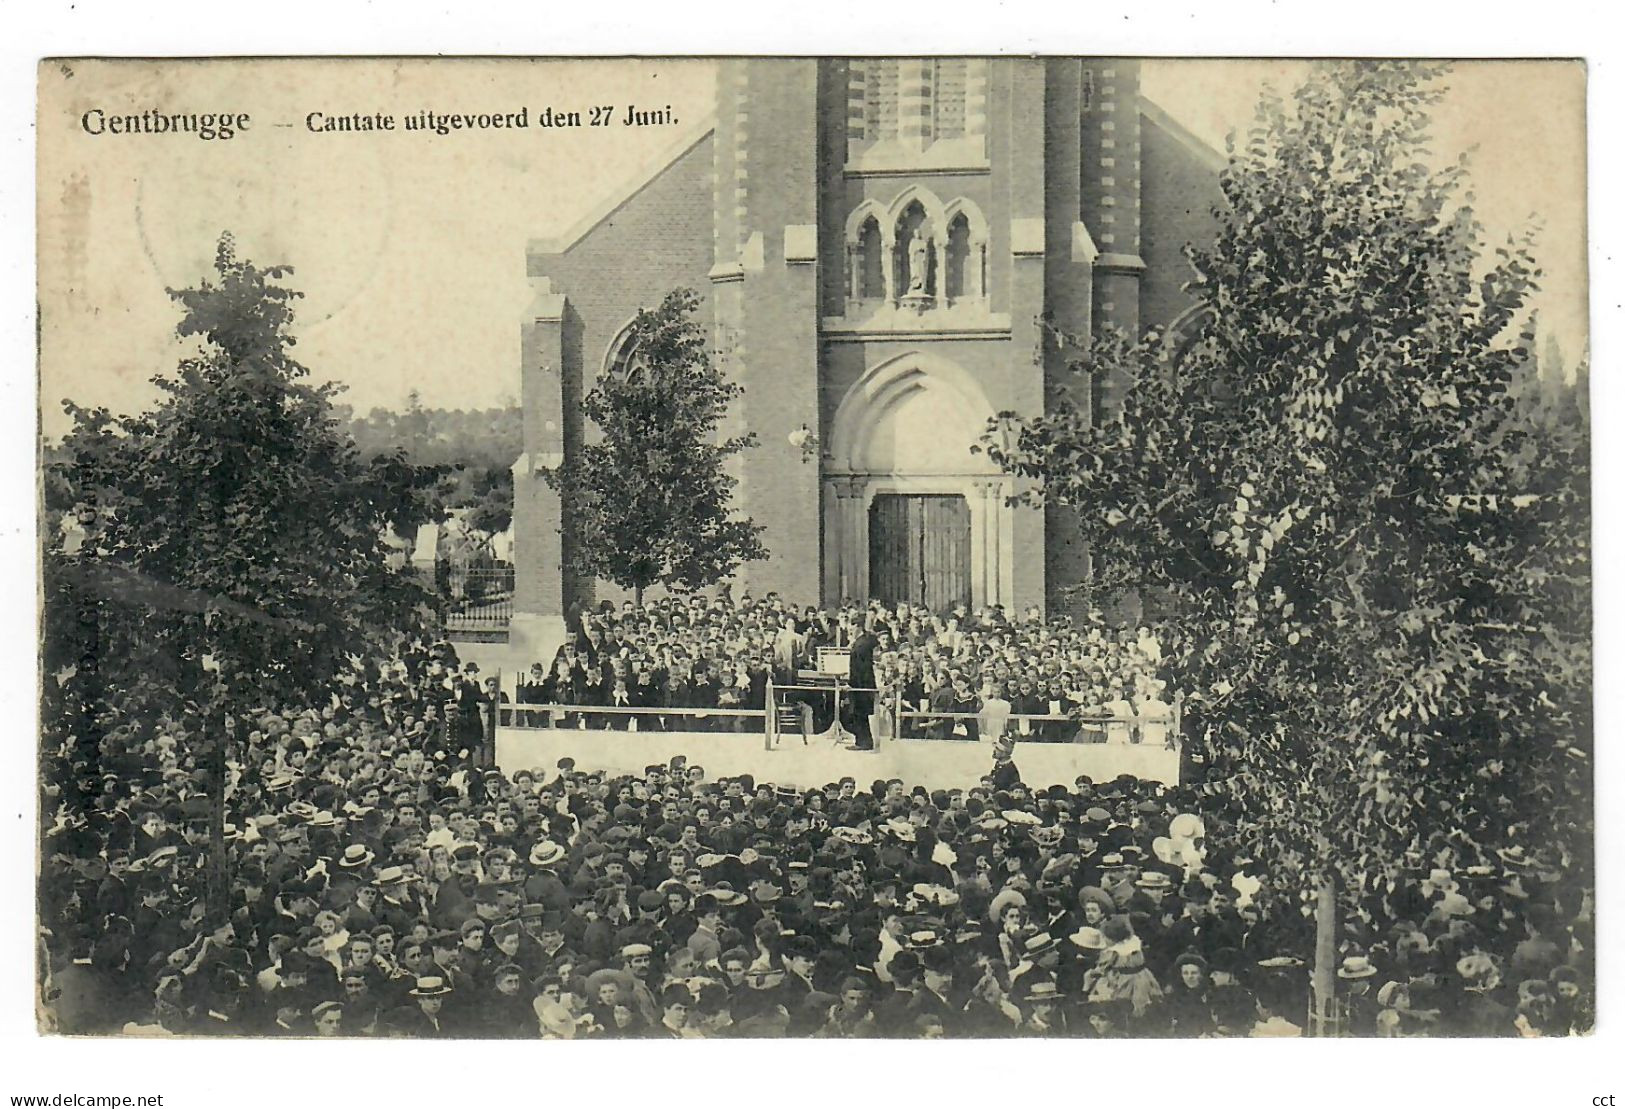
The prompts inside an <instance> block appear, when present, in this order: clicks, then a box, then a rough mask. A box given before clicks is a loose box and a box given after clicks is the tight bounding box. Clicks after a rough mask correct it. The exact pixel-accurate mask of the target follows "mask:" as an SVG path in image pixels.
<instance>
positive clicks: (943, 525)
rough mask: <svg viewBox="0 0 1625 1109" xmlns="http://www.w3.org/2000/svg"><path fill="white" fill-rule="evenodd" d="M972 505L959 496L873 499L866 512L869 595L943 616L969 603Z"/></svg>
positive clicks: (883, 495) (881, 496) (883, 496)
mask: <svg viewBox="0 0 1625 1109" xmlns="http://www.w3.org/2000/svg"><path fill="white" fill-rule="evenodd" d="M970 580H971V554H970V505H969V504H968V503H966V501H965V498H964V497H962V496H959V495H958V494H925V495H914V494H899V493H880V494H877V495H876V497H875V499H874V503H873V504H871V505H870V506H869V595H870V596H871V597H873V598H875V599H877V600H881V601H885V602H887V603H888V604H893V605H895V604H900V603H902V602H904V601H907V602H908V603H909V604H923V605H925V607H927V608H928V609H930V610H931V611H932V612H937V613H941V612H946V611H948V610H949V609H951V608H953V606H954V605H956V604H964V605H966V606H969V605H970V603H971V591H970Z"/></svg>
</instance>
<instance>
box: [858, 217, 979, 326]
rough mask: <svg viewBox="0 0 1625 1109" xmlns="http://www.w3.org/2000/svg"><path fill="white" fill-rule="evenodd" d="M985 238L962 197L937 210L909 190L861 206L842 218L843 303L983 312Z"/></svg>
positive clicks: (918, 310) (916, 309)
mask: <svg viewBox="0 0 1625 1109" xmlns="http://www.w3.org/2000/svg"><path fill="white" fill-rule="evenodd" d="M987 237H988V236H987V221H986V220H985V219H984V218H983V217H982V213H981V211H980V209H978V208H977V207H976V205H975V204H974V203H972V202H971V201H970V200H968V199H966V198H963V197H960V198H956V199H954V200H953V201H951V202H950V203H948V204H947V205H944V204H943V203H942V202H941V201H940V200H938V199H937V197H936V196H935V195H934V194H932V193H931V192H930V190H928V189H925V188H923V187H920V186H910V187H909V188H907V189H905V190H903V192H902V193H901V194H899V195H898V196H897V197H896V199H894V200H893V201H892V203H891V204H890V205H889V206H886V207H882V206H881V205H879V204H878V203H876V202H875V201H873V200H866V201H864V202H863V203H862V204H860V205H859V206H858V208H857V209H856V210H854V211H853V212H852V214H851V215H850V216H849V217H848V219H847V225H846V262H847V270H846V300H847V301H848V303H849V304H851V305H853V306H854V308H858V307H859V306H862V305H868V306H869V308H868V309H867V310H868V311H873V310H875V309H877V308H880V307H883V306H885V307H892V308H908V309H911V310H913V311H915V312H925V311H940V310H945V309H953V308H956V307H960V308H970V309H971V310H974V306H981V307H982V308H983V309H985V306H986V299H987ZM848 314H849V315H850V314H852V313H851V312H849V313H848Z"/></svg>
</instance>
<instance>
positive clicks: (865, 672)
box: [847, 617, 880, 751]
mask: <svg viewBox="0 0 1625 1109" xmlns="http://www.w3.org/2000/svg"><path fill="white" fill-rule="evenodd" d="M871 623H872V621H871V620H870V619H869V618H867V617H866V618H865V619H864V622H863V634H862V635H859V636H858V637H857V639H855V640H853V641H852V656H851V666H850V667H849V669H848V670H847V674H848V677H849V680H850V681H851V682H852V692H851V697H852V701H851V704H852V734H853V736H854V737H855V742H854V743H853V744H852V749H853V750H855V751H873V750H874V749H875V737H874V735H873V734H872V733H871V732H870V730H869V717H870V716H871V715H873V713H874V711H875V692H874V691H875V648H876V647H878V646H880V640H879V639H878V638H876V636H875V633H874V629H873V628H872V627H871V626H870V624H871Z"/></svg>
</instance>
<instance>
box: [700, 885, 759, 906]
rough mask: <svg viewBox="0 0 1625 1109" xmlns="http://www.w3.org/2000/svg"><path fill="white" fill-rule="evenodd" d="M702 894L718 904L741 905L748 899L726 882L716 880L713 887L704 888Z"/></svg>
mask: <svg viewBox="0 0 1625 1109" xmlns="http://www.w3.org/2000/svg"><path fill="white" fill-rule="evenodd" d="M702 896H704V897H708V898H710V899H711V900H712V901H715V902H716V903H717V904H718V905H743V904H744V903H745V902H746V901H748V900H749V898H747V897H746V896H745V895H744V894H742V893H740V892H739V891H738V890H736V889H734V888H733V887H732V886H730V885H729V884H728V883H727V882H718V883H717V884H716V885H715V886H714V887H712V888H711V889H708V890H706V891H705V893H704V894H703V895H702Z"/></svg>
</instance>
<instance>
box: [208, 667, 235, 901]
mask: <svg viewBox="0 0 1625 1109" xmlns="http://www.w3.org/2000/svg"><path fill="white" fill-rule="evenodd" d="M204 727H205V728H207V729H208V730H209V732H210V738H209V741H208V743H207V749H208V752H209V919H210V922H211V925H216V926H217V925H219V924H220V923H221V922H222V921H224V920H226V919H227V918H229V917H230V916H231V883H230V875H229V874H228V873H227V869H228V868H227V864H226V704H225V694H224V691H223V690H220V689H216V690H215V694H214V696H213V697H212V698H211V699H210V703H209V710H208V713H207V714H206V715H205V717H204Z"/></svg>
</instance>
